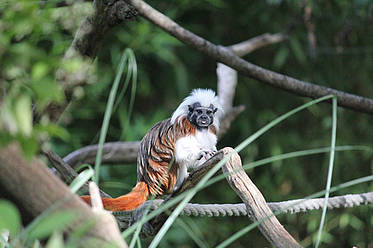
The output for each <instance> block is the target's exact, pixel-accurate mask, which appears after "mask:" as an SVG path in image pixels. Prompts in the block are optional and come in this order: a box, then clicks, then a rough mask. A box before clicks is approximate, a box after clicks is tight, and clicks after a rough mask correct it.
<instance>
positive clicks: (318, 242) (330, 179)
mask: <svg viewBox="0 0 373 248" xmlns="http://www.w3.org/2000/svg"><path fill="white" fill-rule="evenodd" d="M336 133H337V97H333V124H332V136H331V144H330V159H329V169H328V178H327V182H326V190H325V200H324V207H323V210H322V215H321V221H320V226H319V232H318V234H317V240H316V245H315V247H316V248H318V247H319V245H320V240H321V234H322V229H323V226H324V222H325V216H326V210H327V208H328V207H327V206H328V199H329V190H330V184H331V182H332V174H333V165H334V153H335V140H336Z"/></svg>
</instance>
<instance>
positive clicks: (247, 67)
mask: <svg viewBox="0 0 373 248" xmlns="http://www.w3.org/2000/svg"><path fill="white" fill-rule="evenodd" d="M127 1H128V3H130V4H131V5H132V6H134V7H135V8H136V9H137V11H138V12H139V13H140V14H141V15H142V16H144V17H145V18H147V19H148V20H149V21H151V22H153V23H154V24H155V25H157V26H159V27H160V28H162V29H163V30H165V31H166V32H168V33H169V34H171V35H173V36H175V37H176V38H177V39H179V40H180V41H182V42H183V43H185V44H188V45H190V46H191V47H193V48H195V49H196V50H198V51H200V52H201V53H203V54H206V55H208V56H210V57H212V58H213V59H215V60H217V61H218V62H221V63H224V64H226V65H227V66H229V67H231V68H233V69H235V70H237V71H239V72H241V73H243V74H244V75H246V76H249V77H251V78H254V79H257V80H259V81H261V82H263V83H266V84H269V85H271V86H273V87H276V88H280V89H283V90H286V91H289V92H291V93H294V94H296V95H299V96H306V97H311V98H318V97H322V96H325V95H329V94H332V95H335V96H337V98H338V105H339V106H341V107H345V108H350V109H353V110H356V111H360V112H366V113H370V114H373V100H372V99H369V98H365V97H361V96H357V95H353V94H349V93H346V92H343V91H340V90H336V89H332V88H328V87H325V86H320V85H316V84H313V83H309V82H305V81H301V80H298V79H295V78H292V77H289V76H286V75H283V74H280V73H276V72H273V71H270V70H267V69H264V68H262V67H260V66H256V65H254V64H251V63H249V62H247V61H245V60H243V59H241V58H239V57H238V56H237V55H235V54H234V53H233V52H232V51H231V50H230V49H228V48H226V47H222V46H217V45H214V44H213V43H211V42H209V41H207V40H205V39H203V38H201V37H199V36H197V35H195V34H193V33H192V32H190V31H188V30H186V29H184V28H182V27H181V26H179V25H178V24H177V23H175V22H174V21H172V20H171V19H170V18H168V17H166V16H165V15H163V14H162V13H160V12H159V11H157V10H155V9H153V8H152V7H151V6H149V5H148V4H146V3H145V2H144V1H142V0H127Z"/></svg>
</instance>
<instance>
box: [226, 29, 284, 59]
mask: <svg viewBox="0 0 373 248" xmlns="http://www.w3.org/2000/svg"><path fill="white" fill-rule="evenodd" d="M287 38H288V35H287V34H284V33H278V34H268V33H267V34H262V35H259V36H256V37H254V38H251V39H248V40H246V41H243V42H240V43H238V44H235V45H232V46H229V47H227V48H229V49H231V50H232V51H233V53H234V54H236V55H237V56H239V57H242V56H245V55H247V54H249V53H251V52H253V51H254V50H257V49H259V48H262V47H265V46H268V45H272V44H275V43H279V42H281V41H284V40H286V39H287Z"/></svg>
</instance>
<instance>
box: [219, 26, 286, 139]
mask: <svg viewBox="0 0 373 248" xmlns="http://www.w3.org/2000/svg"><path fill="white" fill-rule="evenodd" d="M285 39H287V35H286V34H282V33H280V34H262V35H259V36H256V37H254V38H251V39H249V40H246V41H243V42H241V43H238V44H235V45H232V46H229V47H228V48H229V49H231V50H232V51H233V52H234V53H235V54H236V55H237V56H240V57H242V56H244V55H246V54H248V53H251V52H253V51H254V50H257V49H259V48H262V47H264V46H268V45H271V44H275V43H278V42H281V41H283V40H285ZM216 75H217V77H218V80H217V81H218V82H217V84H218V87H217V88H218V96H219V101H220V104H221V105H222V107H223V109H224V116H223V118H222V120H221V124H220V129H219V133H218V136H219V137H222V136H223V135H224V134H225V133H226V132H227V130H228V129H229V127H230V125H231V123H232V122H233V121H234V120H235V119H236V117H237V116H238V115H239V114H240V113H241V112H242V111H244V110H245V106H243V105H241V106H238V107H233V99H234V94H235V91H236V85H237V71H236V70H234V69H232V68H230V67H229V66H226V65H224V64H222V63H217V68H216Z"/></svg>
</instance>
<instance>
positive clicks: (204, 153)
mask: <svg viewBox="0 0 373 248" xmlns="http://www.w3.org/2000/svg"><path fill="white" fill-rule="evenodd" d="M215 153H216V151H212V150H209V151H207V150H206V151H201V157H200V158H199V159H198V160H197V167H198V166H200V165H202V164H203V163H205V162H206V161H207V160H209V159H210V158H212V157H213V156H214V155H215Z"/></svg>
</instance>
